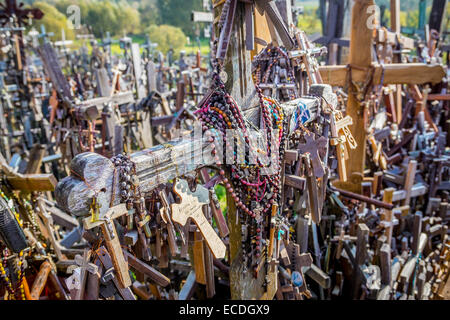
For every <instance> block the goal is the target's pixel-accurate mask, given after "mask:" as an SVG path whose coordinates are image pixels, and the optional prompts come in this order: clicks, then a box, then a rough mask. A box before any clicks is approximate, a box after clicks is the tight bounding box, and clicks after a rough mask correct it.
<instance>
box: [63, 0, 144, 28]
mask: <svg viewBox="0 0 450 320" xmlns="http://www.w3.org/2000/svg"><path fill="white" fill-rule="evenodd" d="M70 5H77V6H79V7H80V13H81V24H83V25H87V26H89V27H90V28H92V32H93V33H94V34H95V36H96V37H102V36H104V35H105V34H106V32H107V31H109V32H110V33H111V35H113V36H122V35H123V33H124V32H125V33H127V34H128V33H132V34H138V33H140V32H142V29H141V19H140V13H139V11H138V10H137V9H136V8H134V7H133V6H131V5H130V4H129V3H128V2H126V1H107V0H60V1H57V2H56V3H55V6H56V8H57V9H58V10H59V11H60V12H61V13H63V14H66V12H67V7H68V6H70Z"/></svg>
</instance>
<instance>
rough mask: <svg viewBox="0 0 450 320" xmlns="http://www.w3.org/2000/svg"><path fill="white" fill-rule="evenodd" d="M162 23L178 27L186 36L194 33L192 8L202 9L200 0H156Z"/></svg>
mask: <svg viewBox="0 0 450 320" xmlns="http://www.w3.org/2000/svg"><path fill="white" fill-rule="evenodd" d="M157 6H158V9H159V12H160V19H161V22H162V23H165V24H169V25H172V26H175V27H179V28H181V29H182V30H183V32H184V33H185V34H187V35H188V36H191V37H192V36H194V35H195V25H194V24H193V23H192V21H191V12H192V11H193V10H197V11H199V10H202V0H157Z"/></svg>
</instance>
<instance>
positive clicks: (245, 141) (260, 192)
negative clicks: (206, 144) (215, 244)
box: [195, 61, 287, 277]
mask: <svg viewBox="0 0 450 320" xmlns="http://www.w3.org/2000/svg"><path fill="white" fill-rule="evenodd" d="M213 64H214V65H215V72H214V73H213V81H212V87H211V93H210V94H209V95H208V96H207V98H206V99H205V100H204V101H202V102H201V103H200V104H199V106H198V108H199V109H198V110H197V111H196V112H195V113H196V115H197V117H198V119H199V120H200V122H201V123H202V129H203V132H204V133H205V132H206V131H210V132H212V133H213V136H216V137H217V136H219V137H221V139H223V142H224V144H223V150H222V151H223V153H222V155H224V154H227V150H228V154H230V153H231V154H233V162H232V164H229V163H225V164H222V163H220V160H219V157H217V150H216V149H214V148H213V151H212V154H213V155H215V156H216V157H215V159H216V162H217V165H219V166H220V165H223V166H225V167H226V168H227V169H228V170H227V172H228V173H229V177H228V178H227V177H225V174H226V173H225V170H223V169H222V170H220V172H219V173H220V175H222V176H223V180H222V181H223V183H224V185H225V187H226V189H227V191H228V194H229V195H230V196H231V197H232V198H233V200H234V203H235V204H236V207H237V208H236V209H237V210H236V214H237V215H238V216H239V220H240V222H241V225H242V252H243V257H244V272H245V271H246V270H247V269H251V270H252V271H253V272H254V273H253V275H254V276H255V277H257V274H258V271H259V266H260V262H261V258H263V257H264V255H265V257H266V263H267V259H268V258H269V257H268V252H267V247H268V244H267V243H266V241H265V240H264V239H266V238H267V235H268V234H269V233H270V230H269V229H270V217H271V212H272V210H273V209H272V208H278V206H277V204H278V203H279V201H280V190H281V179H280V176H281V165H280V163H281V160H282V159H283V157H284V151H285V150H284V149H285V139H286V133H285V132H286V128H287V123H286V121H285V118H284V114H283V110H282V108H281V106H280V105H279V104H278V103H277V102H276V101H275V100H273V99H271V98H269V97H266V96H264V95H263V94H262V91H261V89H260V88H259V87H258V86H257V85H255V87H256V90H257V93H258V96H259V105H260V110H261V115H262V120H263V128H262V129H265V131H263V130H259V131H258V132H257V133H259V134H262V133H263V132H265V133H266V136H265V137H263V138H265V141H266V146H265V147H263V148H258V147H257V146H255V145H254V144H252V143H250V140H251V139H252V138H253V137H252V136H250V134H251V132H250V128H249V126H250V125H249V123H248V121H247V119H246V118H245V116H243V115H242V113H241V111H240V108H239V107H238V105H237V103H236V101H235V100H234V99H233V98H232V97H231V95H230V94H229V93H228V92H227V91H226V89H225V84H224V83H223V81H222V80H221V78H220V76H219V74H220V71H221V68H220V64H219V63H218V62H217V61H215V63H213ZM230 129H231V130H234V132H233V133H234V135H233V138H232V139H234V138H235V136H237V137H238V139H237V143H236V144H234V143H230V142H231V141H228V139H229V137H227V134H226V133H227V130H230ZM274 130H278V133H279V135H278V138H277V137H276V136H274V139H272V134H273V133H274ZM239 137H240V138H241V139H239ZM214 139H215V138H214V137H211V138H210V140H209V141H210V142H212V141H214ZM273 142H275V144H276V145H272V144H273ZM242 145H244V147H245V149H240V148H242ZM238 150H245V154H244V156H243V159H242V157H241V159H239V154H238ZM276 150H277V151H278V153H276ZM252 152H253V154H261V155H264V156H267V157H269V159H270V161H269V163H268V164H263V163H261V160H260V159H259V157H257V159H256V163H255V164H253V163H251V162H250V154H252ZM274 158H275V159H274ZM239 160H241V161H239ZM242 160H243V161H242ZM274 161H278V166H276V164H275V163H274ZM227 162H228V161H227ZM274 167H276V172H275V173H270V174H266V173H265V172H266V170H267V169H273V168H274Z"/></svg>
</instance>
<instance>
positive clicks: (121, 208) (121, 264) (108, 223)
mask: <svg viewBox="0 0 450 320" xmlns="http://www.w3.org/2000/svg"><path fill="white" fill-rule="evenodd" d="M127 213H128V210H127V207H126V204H124V203H122V204H119V205H117V206H115V207H112V208H109V210H108V211H107V212H106V214H105V215H104V216H102V217H100V220H98V221H95V222H92V220H91V218H90V217H88V218H85V219H84V220H83V226H84V228H85V229H86V230H89V229H92V228H95V227H101V229H102V233H103V235H104V237H105V242H106V247H107V248H108V251H109V253H110V254H111V258H112V261H113V265H114V269H115V270H116V273H117V278H118V280H119V282H120V284H121V285H122V286H123V287H124V288H126V287H129V286H131V279H130V275H129V273H128V264H127V262H126V261H125V258H124V257H123V252H122V248H121V247H120V241H119V237H118V235H117V231H116V228H115V227H114V219H117V218H118V217H120V216H122V215H124V214H127Z"/></svg>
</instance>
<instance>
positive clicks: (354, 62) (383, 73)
mask: <svg viewBox="0 0 450 320" xmlns="http://www.w3.org/2000/svg"><path fill="white" fill-rule="evenodd" d="M373 5H374V1H373V0H355V2H354V5H353V10H352V28H351V30H352V32H351V40H350V61H349V66H322V67H320V68H319V70H320V73H321V75H322V79H323V81H324V82H325V83H328V84H331V85H335V86H345V85H346V84H347V81H348V80H349V77H350V76H351V81H352V83H351V84H350V85H351V86H355V84H356V87H358V88H362V89H367V88H363V87H367V86H369V85H370V83H371V84H372V85H379V84H380V83H381V82H382V79H384V80H383V83H384V84H424V83H428V82H431V83H437V82H440V81H441V80H442V78H443V76H444V75H445V72H444V70H443V68H442V66H440V65H436V64H435V65H432V64H431V65H427V64H422V63H409V64H402V63H393V64H387V65H384V66H380V65H378V64H376V63H373V61H372V56H373V55H372V50H373V49H372V48H373V46H372V43H373V29H372V27H371V26H370V24H368V23H367V22H368V21H371V20H372V18H373V17H371V14H370V12H371V11H370V10H368V8H369V7H370V6H373ZM373 27H376V25H375V24H374V25H373ZM370 72H372V73H373V74H372V77H371V78H368V74H369V73H370ZM367 80H369V81H367ZM363 95H364V94H362V92H361V90H356V91H353V90H349V94H348V103H347V115H349V116H350V117H351V118H352V119H353V124H352V126H351V127H350V129H351V132H352V133H353V134H354V135H355V142H356V145H357V147H356V148H355V149H354V150H351V151H350V152H349V158H348V160H347V163H346V171H347V177H350V176H351V175H352V174H353V173H360V174H362V173H363V171H364V164H365V154H366V141H367V133H366V126H367V124H366V123H365V120H364V119H365V117H364V113H365V111H364V107H365V103H366V102H365V101H364V97H363Z"/></svg>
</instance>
